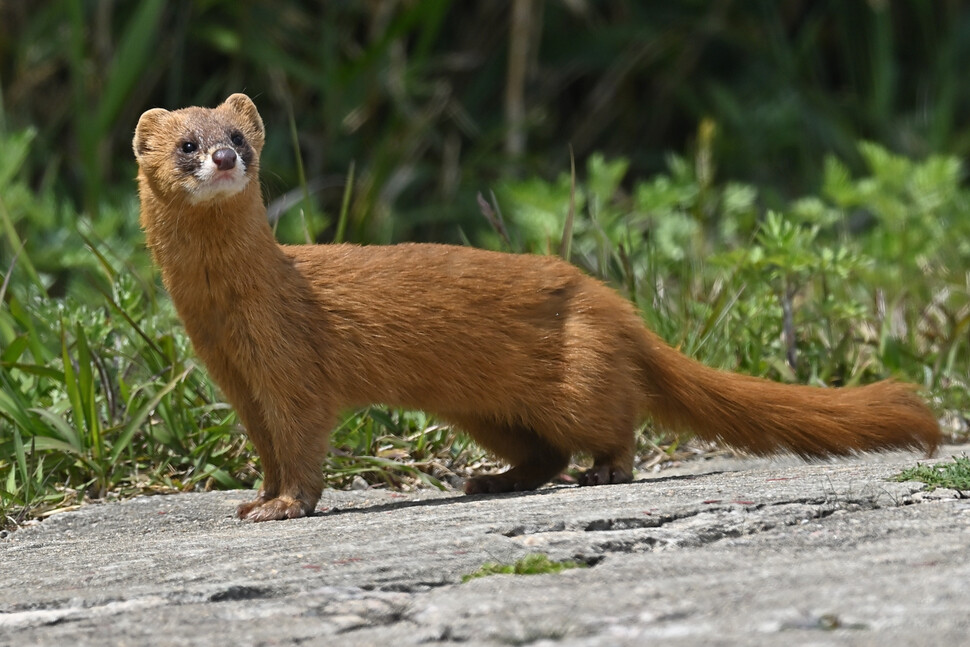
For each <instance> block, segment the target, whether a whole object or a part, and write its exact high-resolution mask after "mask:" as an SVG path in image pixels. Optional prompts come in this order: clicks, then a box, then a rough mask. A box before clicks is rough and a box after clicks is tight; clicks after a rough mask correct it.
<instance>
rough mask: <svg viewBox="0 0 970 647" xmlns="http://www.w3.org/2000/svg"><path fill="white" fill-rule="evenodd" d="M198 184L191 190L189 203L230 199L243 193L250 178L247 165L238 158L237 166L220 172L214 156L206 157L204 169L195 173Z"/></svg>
mask: <svg viewBox="0 0 970 647" xmlns="http://www.w3.org/2000/svg"><path fill="white" fill-rule="evenodd" d="M195 180H196V182H197V183H196V184H195V185H194V186H192V187H191V188H190V189H189V202H190V203H192V204H199V203H200V202H208V201H209V200H216V199H218V198H228V197H229V196H231V195H235V194H237V193H239V192H240V191H242V190H243V189H244V188H245V187H246V184H247V183H248V182H249V178H247V177H246V164H245V163H244V162H243V161H242V158H236V166H234V167H233V168H232V169H230V170H229V171H220V170H219V169H218V168H217V167H216V164H215V162H213V161H212V155H211V154H209V155H206V156H205V160H204V161H203V162H202V167H201V168H200V169H199V170H198V171H196V172H195Z"/></svg>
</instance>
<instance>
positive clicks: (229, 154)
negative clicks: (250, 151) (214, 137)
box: [212, 148, 236, 171]
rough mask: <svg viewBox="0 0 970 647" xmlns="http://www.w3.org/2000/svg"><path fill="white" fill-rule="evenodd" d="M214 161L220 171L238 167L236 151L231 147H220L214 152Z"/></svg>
mask: <svg viewBox="0 0 970 647" xmlns="http://www.w3.org/2000/svg"><path fill="white" fill-rule="evenodd" d="M212 161H213V162H215V163H216V168H218V169H219V170H220V171H228V170H229V169H232V168H235V167H236V151H234V150H232V149H231V148H220V149H219V150H217V151H216V152H214V153H213V154H212Z"/></svg>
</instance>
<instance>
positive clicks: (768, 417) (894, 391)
mask: <svg viewBox="0 0 970 647" xmlns="http://www.w3.org/2000/svg"><path fill="white" fill-rule="evenodd" d="M641 365H642V368H643V371H644V378H643V379H644V382H645V384H644V386H645V388H646V390H647V395H648V398H647V401H646V409H647V412H648V413H649V414H650V415H651V416H652V418H653V420H654V421H655V422H656V423H657V424H659V425H661V426H663V427H667V428H673V429H682V430H690V431H693V432H694V433H695V434H697V435H698V436H700V437H701V438H704V439H706V440H712V441H721V442H724V443H726V444H728V445H731V446H733V447H736V448H738V449H742V450H746V451H749V452H752V453H754V454H762V455H763V454H773V453H777V452H785V451H788V452H792V453H795V454H797V455H799V456H801V457H803V458H813V457H825V456H840V455H845V454H851V453H855V452H864V451H880V450H889V449H903V448H912V449H922V450H924V451H926V453H927V454H928V455H932V454H933V452H934V451H935V450H936V447H937V445H939V444H940V440H941V437H940V428H939V424H938V423H937V420H936V418H935V417H934V415H933V413H932V412H931V411H930V409H929V408H928V407H927V406H926V404H925V402H924V401H923V400H922V398H920V397H919V395H917V393H916V392H915V388H914V387H913V386H911V385H908V384H903V383H900V382H894V381H892V380H886V381H883V382H877V383H876V384H869V385H867V386H859V387H846V388H832V389H827V388H818V387H810V386H793V385H789V384H779V383H777V382H771V381H769V380H765V379H760V378H755V377H750V376H747V375H738V374H735V373H728V372H725V371H718V370H715V369H712V368H708V367H706V366H704V365H703V364H700V363H698V362H696V361H694V360H692V359H690V358H688V357H686V356H684V355H682V354H680V353H678V352H677V351H675V350H674V349H672V348H670V347H668V346H667V345H666V344H664V343H663V342H661V341H660V340H659V338H657V337H656V336H654V335H653V334H652V333H649V334H648V336H647V338H646V339H645V340H644V345H643V348H642V362H641Z"/></svg>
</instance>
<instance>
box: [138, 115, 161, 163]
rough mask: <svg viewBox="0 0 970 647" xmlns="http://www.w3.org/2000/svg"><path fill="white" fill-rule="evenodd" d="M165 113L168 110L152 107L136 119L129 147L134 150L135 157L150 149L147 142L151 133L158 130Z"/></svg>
mask: <svg viewBox="0 0 970 647" xmlns="http://www.w3.org/2000/svg"><path fill="white" fill-rule="evenodd" d="M167 114H168V110H165V109H163V108H152V109H151V110H146V111H145V112H143V113H142V115H141V117H140V118H139V119H138V125H137V126H135V138H134V139H133V140H132V141H131V148H132V150H134V151H135V159H138V158H140V157H141V156H142V155H144V154H145V153H146V152H148V151H149V150H151V145H150V144H149V142H150V141H151V138H152V135H154V134H155V133H156V132H157V131H158V129H159V123H160V122H161V120H162V117H164V116H165V115H167Z"/></svg>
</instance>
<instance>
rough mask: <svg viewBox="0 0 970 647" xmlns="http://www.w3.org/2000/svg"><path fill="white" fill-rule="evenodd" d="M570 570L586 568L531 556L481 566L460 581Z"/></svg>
mask: <svg viewBox="0 0 970 647" xmlns="http://www.w3.org/2000/svg"><path fill="white" fill-rule="evenodd" d="M572 568H586V565H585V564H581V563H579V562H573V561H569V560H567V561H563V562H554V561H552V560H551V559H549V556H548V555H542V554H533V555H527V556H526V557H523V558H522V559H520V560H518V561H516V562H515V563H514V564H495V563H489V564H482V567H481V568H479V569H478V570H477V571H475V572H474V573H469V574H468V575H463V576H462V578H461V581H462V583H464V582H468V581H471V580H474V579H477V578H479V577H487V576H489V575H545V574H548V573H561V572H562V571H565V570H569V569H572Z"/></svg>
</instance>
